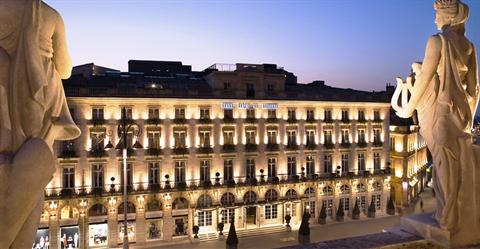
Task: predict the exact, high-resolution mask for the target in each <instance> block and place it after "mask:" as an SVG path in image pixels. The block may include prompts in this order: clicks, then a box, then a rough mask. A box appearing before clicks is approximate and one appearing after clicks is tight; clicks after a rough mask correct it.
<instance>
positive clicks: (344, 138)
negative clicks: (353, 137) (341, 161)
mask: <svg viewBox="0 0 480 249" xmlns="http://www.w3.org/2000/svg"><path fill="white" fill-rule="evenodd" d="M348 143H350V135H349V132H348V130H346V129H344V130H342V144H348Z"/></svg>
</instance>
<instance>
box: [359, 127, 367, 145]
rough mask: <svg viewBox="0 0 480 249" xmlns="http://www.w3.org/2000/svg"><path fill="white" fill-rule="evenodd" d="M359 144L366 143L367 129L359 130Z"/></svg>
mask: <svg viewBox="0 0 480 249" xmlns="http://www.w3.org/2000/svg"><path fill="white" fill-rule="evenodd" d="M358 143H366V140H365V129H358Z"/></svg>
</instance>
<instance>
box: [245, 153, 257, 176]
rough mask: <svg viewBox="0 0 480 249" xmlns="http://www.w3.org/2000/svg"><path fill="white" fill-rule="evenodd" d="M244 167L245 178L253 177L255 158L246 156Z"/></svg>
mask: <svg viewBox="0 0 480 249" xmlns="http://www.w3.org/2000/svg"><path fill="white" fill-rule="evenodd" d="M246 167H247V168H246V173H247V179H253V178H255V159H253V158H248V159H247V163H246Z"/></svg>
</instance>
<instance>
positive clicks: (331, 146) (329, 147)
mask: <svg viewBox="0 0 480 249" xmlns="http://www.w3.org/2000/svg"><path fill="white" fill-rule="evenodd" d="M323 147H324V148H325V149H327V150H333V149H334V148H335V144H333V143H332V142H328V143H324V144H323Z"/></svg>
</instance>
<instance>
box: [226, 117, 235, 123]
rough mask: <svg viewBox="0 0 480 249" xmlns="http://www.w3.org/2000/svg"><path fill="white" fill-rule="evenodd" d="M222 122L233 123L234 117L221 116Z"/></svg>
mask: <svg viewBox="0 0 480 249" xmlns="http://www.w3.org/2000/svg"><path fill="white" fill-rule="evenodd" d="M223 123H225V124H233V123H235V119H234V118H233V117H223Z"/></svg>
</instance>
